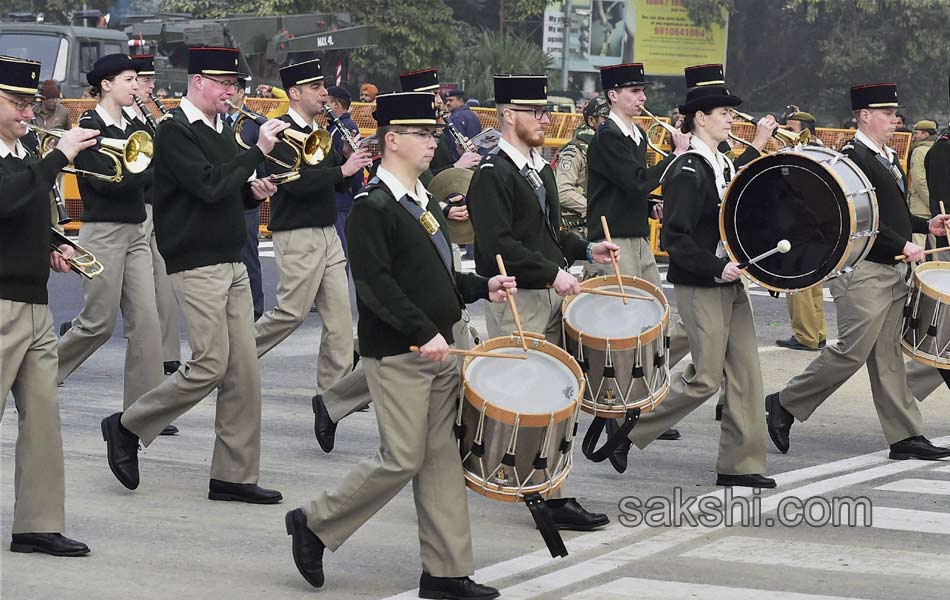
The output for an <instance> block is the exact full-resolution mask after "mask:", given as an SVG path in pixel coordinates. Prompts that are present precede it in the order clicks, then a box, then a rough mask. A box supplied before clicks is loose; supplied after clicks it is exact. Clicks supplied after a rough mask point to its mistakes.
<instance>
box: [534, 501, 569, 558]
mask: <svg viewBox="0 0 950 600" xmlns="http://www.w3.org/2000/svg"><path fill="white" fill-rule="evenodd" d="M524 503H525V506H527V507H528V510H530V511H531V517H532V518H533V519H534V524H535V525H536V526H537V527H538V532H539V533H540V534H541V538H542V539H543V540H544V545H545V546H547V547H548V552H550V553H551V558H557V557H559V556H561V557H564V556H567V547H566V546H565V545H564V540H563V539H561V534H560V533H559V532H558V530H557V527H555V525H554V519H552V518H551V511H550V509H549V508H548V505H547V504H546V502H545V500H544V498H542V497H541V495H540V494H537V493H535V494H528V495H527V496H525V497H524Z"/></svg>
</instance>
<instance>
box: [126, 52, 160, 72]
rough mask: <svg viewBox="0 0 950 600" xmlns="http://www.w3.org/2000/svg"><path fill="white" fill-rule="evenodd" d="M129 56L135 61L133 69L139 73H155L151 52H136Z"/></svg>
mask: <svg viewBox="0 0 950 600" xmlns="http://www.w3.org/2000/svg"><path fill="white" fill-rule="evenodd" d="M129 58H131V59H132V62H133V63H135V70H136V71H138V73H139V75H154V74H155V59H154V57H153V56H152V55H151V54H137V55H135V56H130V57H129Z"/></svg>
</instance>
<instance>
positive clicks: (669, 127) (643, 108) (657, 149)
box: [640, 106, 676, 158]
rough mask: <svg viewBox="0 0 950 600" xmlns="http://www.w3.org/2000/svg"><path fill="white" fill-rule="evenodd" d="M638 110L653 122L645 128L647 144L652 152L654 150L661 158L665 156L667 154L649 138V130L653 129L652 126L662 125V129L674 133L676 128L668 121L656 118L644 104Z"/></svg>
mask: <svg viewBox="0 0 950 600" xmlns="http://www.w3.org/2000/svg"><path fill="white" fill-rule="evenodd" d="M640 112H642V113H644V114H646V116H648V117H650V118H651V119H653V121H654V123H653V124H652V125H650V127H649V128H648V129H647V145H648V146H650V148H652V149H653V151H654V152H656V153H657V154H659V155H660V156H662V157H663V158H666V157H667V156H669V155H668V154H667V153H666V152H664V151H663V150H661V149H660V147H659V146H657V145H656V144H654V143H653V142H652V141H651V140H650V132H651V131H653V128H654V127H662V128H663V129H665V130H666V131H667V132H669V133H670V134H671V135H672V134H674V133H676V128H675V127H673V126H672V125H670V124H669V123H666V122H664V121H661V120H660V119H658V118H657V116H656V115H654V114H653V113H651V112H650V111H648V110H647V107H646V106H641V107H640Z"/></svg>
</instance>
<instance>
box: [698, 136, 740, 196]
mask: <svg viewBox="0 0 950 600" xmlns="http://www.w3.org/2000/svg"><path fill="white" fill-rule="evenodd" d="M689 145H690V148H691V149H692V150H694V151H695V152H698V153H699V154H701V155H702V156H703V157H704V158H705V159H706V161H707V162H708V163H709V164H710V165H711V166H712V168H713V172H714V173H715V174H716V189H718V190H719V198H720V199H722V196H723V194H724V193H725V191H726V188H727V187H728V182H727V181H726V165H728V166H729V172H730V173H731V174H732V175H735V168H734V167H733V166H732V162H731V161H730V160H729V158H728V157H726V156H724V155H723V154H722V153H721V152H719V150H718V149H715V150H714V149H713V148H710V147H709V144H707V143H706V142H704V141H703V140H701V139H699V138H698V137H697V136H695V135H693V136H692V138H691V140H690V143H689Z"/></svg>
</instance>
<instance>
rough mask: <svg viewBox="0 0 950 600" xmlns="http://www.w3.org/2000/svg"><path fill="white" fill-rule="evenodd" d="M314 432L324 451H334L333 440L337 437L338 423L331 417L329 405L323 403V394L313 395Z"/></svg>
mask: <svg viewBox="0 0 950 600" xmlns="http://www.w3.org/2000/svg"><path fill="white" fill-rule="evenodd" d="M313 434H314V435H315V436H317V443H318V444H320V448H321V449H322V450H323V451H324V452H333V442H334V441H335V439H336V423H334V422H333V419H331V418H330V413H329V412H327V407H326V405H325V404H324V403H323V396H321V395H320V394H317V395H316V396H314V397H313Z"/></svg>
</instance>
